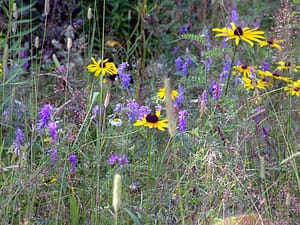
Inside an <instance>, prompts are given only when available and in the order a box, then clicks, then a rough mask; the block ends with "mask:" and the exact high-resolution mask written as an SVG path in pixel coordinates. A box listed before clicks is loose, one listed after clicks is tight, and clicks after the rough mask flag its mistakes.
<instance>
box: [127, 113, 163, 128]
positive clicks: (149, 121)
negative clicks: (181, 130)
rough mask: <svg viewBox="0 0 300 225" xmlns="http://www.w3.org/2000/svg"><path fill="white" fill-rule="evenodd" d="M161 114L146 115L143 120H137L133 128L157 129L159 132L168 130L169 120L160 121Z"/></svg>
mask: <svg viewBox="0 0 300 225" xmlns="http://www.w3.org/2000/svg"><path fill="white" fill-rule="evenodd" d="M159 116H160V112H159V111H158V112H156V113H149V114H148V115H145V116H144V118H143V119H141V120H137V121H136V122H135V123H134V124H133V126H145V127H149V128H156V129H159V130H165V128H168V123H167V120H166V119H165V120H159Z"/></svg>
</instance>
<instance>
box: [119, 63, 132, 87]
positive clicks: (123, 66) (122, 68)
mask: <svg viewBox="0 0 300 225" xmlns="http://www.w3.org/2000/svg"><path fill="white" fill-rule="evenodd" d="M128 66H129V64H128V63H127V62H123V63H121V64H120V65H119V67H118V73H119V77H120V78H121V81H122V86H123V88H124V89H127V88H128V87H129V85H130V82H131V75H130V74H129V73H126V72H125V70H126V68H127V67H128Z"/></svg>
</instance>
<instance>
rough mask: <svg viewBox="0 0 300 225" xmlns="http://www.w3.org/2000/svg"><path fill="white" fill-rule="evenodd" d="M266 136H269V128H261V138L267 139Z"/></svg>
mask: <svg viewBox="0 0 300 225" xmlns="http://www.w3.org/2000/svg"><path fill="white" fill-rule="evenodd" d="M268 135H269V128H267V127H263V128H262V131H261V136H262V137H263V138H265V137H267V136H268Z"/></svg>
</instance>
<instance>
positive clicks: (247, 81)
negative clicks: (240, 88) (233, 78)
mask: <svg viewBox="0 0 300 225" xmlns="http://www.w3.org/2000/svg"><path fill="white" fill-rule="evenodd" d="M242 80H243V82H244V87H245V88H246V89H247V90H252V89H255V88H257V89H266V86H268V85H269V84H268V82H266V81H264V80H262V79H256V78H248V77H243V78H242Z"/></svg>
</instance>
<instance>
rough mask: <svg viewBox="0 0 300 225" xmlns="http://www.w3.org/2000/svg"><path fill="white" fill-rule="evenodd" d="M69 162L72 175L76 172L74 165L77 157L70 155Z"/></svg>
mask: <svg viewBox="0 0 300 225" xmlns="http://www.w3.org/2000/svg"><path fill="white" fill-rule="evenodd" d="M69 162H70V163H71V171H72V173H74V172H75V170H76V163H77V157H76V155H75V154H74V153H71V155H70V156H69Z"/></svg>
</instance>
